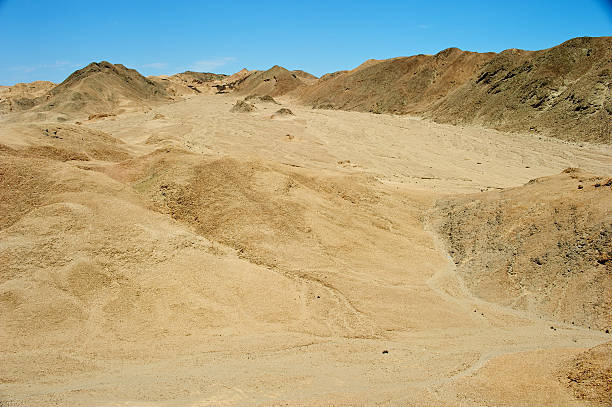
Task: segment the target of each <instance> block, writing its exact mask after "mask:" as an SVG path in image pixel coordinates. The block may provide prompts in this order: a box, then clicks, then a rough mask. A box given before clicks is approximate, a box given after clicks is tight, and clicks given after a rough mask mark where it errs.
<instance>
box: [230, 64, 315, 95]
mask: <svg viewBox="0 0 612 407" xmlns="http://www.w3.org/2000/svg"><path fill="white" fill-rule="evenodd" d="M300 76H302V77H303V76H304V75H303V74H300ZM300 76H298V74H296V73H294V72H291V71H288V70H287V69H285V68H283V67H281V66H278V65H275V66H273V67H272V68H270V69H268V70H267V71H255V72H254V73H252V74H250V75H249V76H247V77H246V78H244V79H242V80H241V81H240V83H239V84H237V85H236V86H235V89H236V90H237V91H238V92H239V93H242V94H249V95H270V96H279V95H284V94H285V93H288V92H290V91H292V90H295V89H297V88H299V87H302V86H304V85H305V84H306V81H305V80H303V79H301V77H300Z"/></svg>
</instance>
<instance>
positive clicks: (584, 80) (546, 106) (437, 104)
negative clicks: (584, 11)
mask: <svg viewBox="0 0 612 407" xmlns="http://www.w3.org/2000/svg"><path fill="white" fill-rule="evenodd" d="M611 72H612V37H599V38H590V37H582V38H574V39H572V40H569V41H567V42H565V43H563V44H561V45H558V46H556V47H553V48H550V49H547V50H542V51H522V50H516V49H510V50H506V51H503V52H501V53H499V54H495V53H486V54H478V53H472V52H465V51H461V50H458V49H456V48H450V49H447V50H444V51H442V52H440V53H438V54H436V55H417V56H413V57H407V58H393V59H389V60H383V61H376V60H370V61H366V62H365V63H364V64H362V65H361V66H359V67H358V68H356V69H353V70H351V71H340V72H336V73H334V74H328V75H324V76H323V77H321V79H320V80H319V81H318V82H317V83H315V84H313V85H312V86H309V87H307V88H304V89H300V90H299V91H297V92H295V94H296V96H297V97H298V98H299V99H300V100H301V101H302V102H304V103H307V104H309V105H312V106H313V107H315V108H332V109H343V110H357V111H367V112H374V113H395V114H405V113H416V114H421V115H423V116H426V117H429V118H431V119H433V120H435V121H438V122H445V123H453V124H459V123H465V124H479V125H484V126H487V127H493V128H498V129H501V130H505V131H520V132H536V133H542V134H546V135H552V136H554V137H558V138H562V139H566V140H575V141H593V142H599V143H611V142H612V96H611V91H610V85H611V83H612V79H611V75H612V74H611Z"/></svg>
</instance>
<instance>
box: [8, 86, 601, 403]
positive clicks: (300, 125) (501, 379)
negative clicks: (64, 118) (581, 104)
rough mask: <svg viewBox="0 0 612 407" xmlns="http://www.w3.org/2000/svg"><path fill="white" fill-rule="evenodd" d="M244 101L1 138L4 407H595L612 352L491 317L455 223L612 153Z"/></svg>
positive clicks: (217, 100)
mask: <svg viewBox="0 0 612 407" xmlns="http://www.w3.org/2000/svg"><path fill="white" fill-rule="evenodd" d="M235 101H236V97H235V96H231V95H197V96H193V97H191V98H189V99H186V100H183V101H179V102H175V103H172V104H167V105H162V106H159V107H157V108H155V109H153V110H152V111H148V112H144V113H143V112H139V113H126V114H123V115H119V116H116V117H108V118H104V119H100V120H96V121H84V123H83V124H82V125H75V124H67V123H54V124H48V123H47V122H45V121H42V122H40V123H34V124H31V125H23V124H19V123H18V122H19V120H15V119H14V118H13V119H11V118H10V117H9V116H5V117H4V118H3V119H0V120H3V121H4V122H0V144H3V145H5V146H7V148H10V149H11V150H10V151H13V152H14V151H22V152H24V153H23V154H22V153H19V154H21V155H19V154H17V153H15V154H13V155H10V157H11V158H10V160H11V161H10V162H9V161H5V163H4V165H5V166H3V167H2V171H4V172H2V173H0V175H2V174H4V180H3V181H2V182H6V183H8V184H9V186H10V185H12V187H11V188H10V190H11V191H17V192H15V193H14V194H13V195H11V194H8V193H6V192H5V195H6V196H4V197H3V200H4V201H5V202H4V205H5V206H3V208H4V210H5V211H7V212H6V213H9V210H10V211H11V212H10V213H11V214H12V215H11V217H10V219H9V218H8V217H7V218H5V220H4V221H3V223H2V225H1V226H2V228H0V264H2V268H3V269H4V270H3V274H2V275H1V276H0V277H1V279H0V299H1V300H2V302H1V306H2V308H1V309H0V311H1V315H2V316H1V319H0V349H1V351H0V406H2V407H4V406H7V407H8V406H30V405H31V406H34V405H38V406H45V405H83V406H145V405H146V406H148V405H153V406H222V405H263V406H268V405H270V406H272V405H279V406H281V405H292V406H293V405H308V406H312V405H321V406H329V405H402V406H403V405H415V406H422V405H426V406H508V405H516V406H533V405H540V406H561V405H572V406H574V405H576V406H577V405H590V404H588V402H586V401H580V400H576V399H575V398H574V397H573V395H572V394H571V393H570V391H569V390H568V389H567V387H566V386H565V384H564V382H563V377H561V378H559V377H560V375H561V376H562V373H560V372H561V371H562V369H561V366H563V364H564V363H566V362H567V361H568V360H570V359H572V358H573V357H574V356H576V355H577V354H579V353H580V352H582V351H584V350H585V349H586V348H590V347H593V346H596V345H598V344H601V343H604V342H606V341H610V340H611V339H612V338H611V336H610V335H609V334H606V333H605V332H602V331H601V330H595V329H588V327H579V326H577V325H572V324H570V323H569V321H568V322H567V323H563V321H552V320H547V319H546V318H543V317H541V316H539V315H535V314H529V313H524V312H521V311H518V310H515V309H510V308H506V307H503V306H500V305H496V304H494V303H489V302H485V301H483V300H481V299H478V298H475V297H474V296H472V295H471V294H470V292H469V291H468V290H467V289H466V287H465V285H464V284H463V281H462V279H461V277H460V276H459V275H458V274H457V272H456V269H455V264H454V263H453V261H452V260H451V258H450V257H449V255H448V254H447V251H446V248H445V244H444V242H443V241H442V240H441V239H440V238H438V237H437V232H436V227H435V222H434V218H435V214H434V206H435V202H436V200H437V199H439V198H443V197H446V196H449V195H453V194H464V193H476V192H481V191H487V190H495V189H500V188H508V187H515V186H520V185H523V184H525V183H527V182H528V181H529V180H531V179H533V178H537V177H542V176H548V175H553V174H558V173H560V172H561V171H562V170H564V169H565V168H568V167H580V168H582V169H584V170H586V171H590V172H594V173H597V174H602V175H607V176H610V175H611V174H612V148H611V147H609V146H596V145H589V144H587V143H584V144H583V145H577V144H569V143H565V142H562V141H559V140H555V139H548V138H545V137H538V136H534V135H517V134H505V133H500V132H496V131H493V130H487V129H482V128H476V127H453V126H450V125H439V124H435V123H432V122H429V121H425V120H420V119H417V118H410V117H399V116H391V115H374V114H367V113H356V112H343V111H331V110H314V109H310V108H307V107H304V106H300V105H296V104H294V103H293V102H292V101H291V100H289V99H282V98H281V99H279V101H280V102H282V104H283V107H288V108H290V109H291V110H292V111H293V113H294V114H295V115H294V116H288V117H277V116H275V117H273V113H274V112H275V111H276V110H278V108H279V107H280V106H278V105H273V104H270V103H268V104H266V103H258V104H257V110H256V111H255V112H254V113H230V108H231V107H232V105H233V104H234V102H235ZM40 119H44V117H40ZM50 126H51V128H50ZM53 129H56V130H53ZM88 129H90V130H88ZM45 130H47V131H46V133H45ZM53 131H56V132H57V133H53V134H54V135H55V136H57V137H55V138H53V136H50V137H47V138H45V137H46V136H44V134H52V132H53ZM99 131H100V132H99ZM101 132H104V133H101ZM41 134H43V135H41ZM62 134H65V135H64V136H62ZM60 136H61V137H60ZM58 137H59V138H58ZM90 140H94V141H95V142H94V141H91V142H90ZM62 143H64V144H62ZM40 145H45V146H47V147H46V149H40V148H39V147H40ZM37 146H38V147H37ZM49 146H51V147H49ZM37 148H38V149H37ZM7 151H8V150H7ZM34 153H36V154H38V155H34ZM11 154H12V153H11ZM62 154H63V155H62ZM66 154H68V156H66ZM70 154H72V155H70ZM78 154H86V155H87V156H88V157H89V160H84V159H80V158H79V157H80V156H79V155H78ZM60 156H61V157H63V158H61V157H60ZM6 157H9V155H7V156H6ZM58 157H60V158H58ZM66 157H67V158H66ZM75 157H76V158H75ZM7 160H8V158H7ZM11 177H13V178H11ZM11 180H13V181H11ZM14 180H17V181H14ZM24 180H25V181H24ZM11 182H12V184H11ZM15 185H17V187H15ZM5 187H6V186H5ZM15 188H16V189H15ZM8 190H9V189H5V190H3V191H8ZM19 191H22V192H23V193H27V194H29V195H28V196H30V197H31V198H28V199H22V198H20V196H21V195H19ZM24 191H25V192H24ZM33 191H34V192H33ZM7 208H8V209H7ZM551 326H552V327H554V329H551ZM593 405H596V404H593ZM597 405H599V404H597Z"/></svg>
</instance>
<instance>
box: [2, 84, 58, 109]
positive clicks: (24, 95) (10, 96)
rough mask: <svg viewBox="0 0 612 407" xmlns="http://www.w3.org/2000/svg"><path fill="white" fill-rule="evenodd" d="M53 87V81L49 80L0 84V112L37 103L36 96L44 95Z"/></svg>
mask: <svg viewBox="0 0 612 407" xmlns="http://www.w3.org/2000/svg"><path fill="white" fill-rule="evenodd" d="M54 87H55V83H53V82H49V81H35V82H30V83H17V84H15V85H13V86H0V114H2V113H10V112H19V111H22V110H26V109H29V108H32V107H34V106H35V105H36V104H37V103H38V102H37V98H39V97H41V96H44V95H46V94H47V92H49V91H50V90H51V89H53V88H54Z"/></svg>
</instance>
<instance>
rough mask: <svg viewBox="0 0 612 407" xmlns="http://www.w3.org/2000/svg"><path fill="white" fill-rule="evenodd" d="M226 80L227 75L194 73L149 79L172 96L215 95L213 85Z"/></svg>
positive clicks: (151, 77) (187, 72)
mask: <svg viewBox="0 0 612 407" xmlns="http://www.w3.org/2000/svg"><path fill="white" fill-rule="evenodd" d="M225 78H227V75H223V74H215V73H208V72H193V71H186V72H182V73H177V74H174V75H162V76H150V77H148V79H150V80H152V81H154V82H158V83H160V84H161V85H162V86H163V87H164V88H165V90H166V92H167V93H168V94H169V95H171V96H182V95H189V94H197V93H214V89H213V87H212V85H213V84H214V83H216V82H218V81H222V80H223V79H225Z"/></svg>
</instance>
